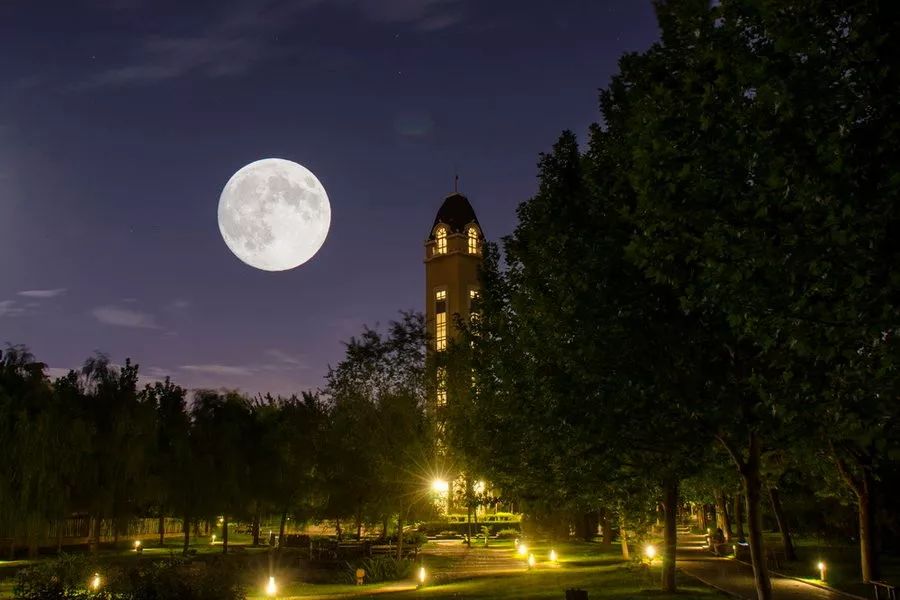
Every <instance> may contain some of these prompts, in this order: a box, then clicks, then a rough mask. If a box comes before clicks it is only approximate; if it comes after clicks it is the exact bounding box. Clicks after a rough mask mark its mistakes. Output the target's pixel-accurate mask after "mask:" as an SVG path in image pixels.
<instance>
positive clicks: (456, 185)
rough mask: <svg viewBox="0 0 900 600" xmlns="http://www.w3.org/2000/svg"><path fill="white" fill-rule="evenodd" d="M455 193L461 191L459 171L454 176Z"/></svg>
mask: <svg viewBox="0 0 900 600" xmlns="http://www.w3.org/2000/svg"><path fill="white" fill-rule="evenodd" d="M453 193H455V194H458V193H459V173H457V174H456V175H454V176H453Z"/></svg>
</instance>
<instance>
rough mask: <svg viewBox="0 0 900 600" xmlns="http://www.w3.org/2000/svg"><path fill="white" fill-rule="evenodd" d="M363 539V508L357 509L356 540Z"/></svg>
mask: <svg viewBox="0 0 900 600" xmlns="http://www.w3.org/2000/svg"><path fill="white" fill-rule="evenodd" d="M360 540H362V509H359V510H357V511H356V541H357V542H358V541H360Z"/></svg>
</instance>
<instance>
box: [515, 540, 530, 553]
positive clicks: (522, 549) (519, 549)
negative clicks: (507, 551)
mask: <svg viewBox="0 0 900 600" xmlns="http://www.w3.org/2000/svg"><path fill="white" fill-rule="evenodd" d="M516 552H517V553H518V555H519V556H527V555H528V545H527V544H525V543H524V542H523V543H521V544H519V546H518V547H517V548H516Z"/></svg>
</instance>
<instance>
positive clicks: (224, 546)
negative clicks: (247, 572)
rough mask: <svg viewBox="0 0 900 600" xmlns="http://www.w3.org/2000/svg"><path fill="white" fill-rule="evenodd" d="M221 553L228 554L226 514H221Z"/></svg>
mask: <svg viewBox="0 0 900 600" xmlns="http://www.w3.org/2000/svg"><path fill="white" fill-rule="evenodd" d="M222 554H228V514H225V515H223V516H222Z"/></svg>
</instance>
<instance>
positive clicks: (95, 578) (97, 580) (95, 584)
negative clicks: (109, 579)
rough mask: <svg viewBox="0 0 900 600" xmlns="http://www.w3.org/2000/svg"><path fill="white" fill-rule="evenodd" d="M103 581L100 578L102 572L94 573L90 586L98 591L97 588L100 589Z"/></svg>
mask: <svg viewBox="0 0 900 600" xmlns="http://www.w3.org/2000/svg"><path fill="white" fill-rule="evenodd" d="M102 583H103V580H102V579H100V573H94V576H93V577H91V582H90V584H89V585H90V588H91V589H92V590H93V591H95V592H96V591H97V590H99V589H100V584H102Z"/></svg>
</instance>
